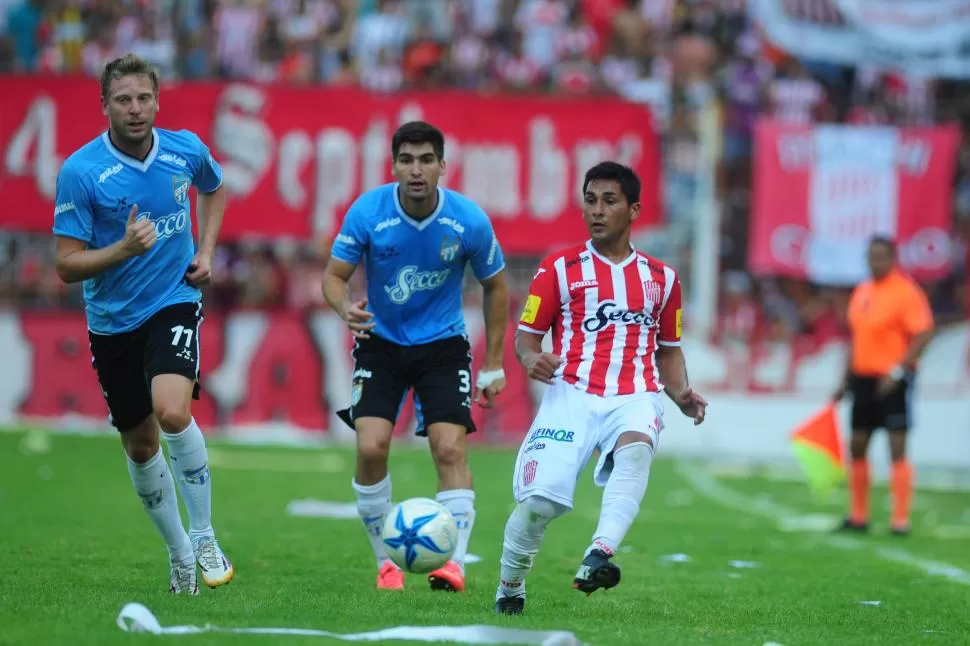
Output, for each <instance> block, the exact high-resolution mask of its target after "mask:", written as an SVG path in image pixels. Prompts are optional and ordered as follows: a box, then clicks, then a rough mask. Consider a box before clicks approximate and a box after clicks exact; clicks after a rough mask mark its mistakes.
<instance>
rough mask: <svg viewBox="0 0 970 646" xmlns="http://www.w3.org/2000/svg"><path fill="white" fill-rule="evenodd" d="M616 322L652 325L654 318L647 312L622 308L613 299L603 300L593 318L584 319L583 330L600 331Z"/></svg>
mask: <svg viewBox="0 0 970 646" xmlns="http://www.w3.org/2000/svg"><path fill="white" fill-rule="evenodd" d="M615 323H619V324H621V325H646V326H647V327H651V326H653V324H654V320H653V317H652V316H650V315H649V314H647V313H646V312H631V311H630V310H622V309H619V307H617V305H616V303H614V302H613V301H603V302H602V303H600V305H599V307H598V308H596V314H594V315H593V317H592V318H588V319H586V320H585V321H583V330H585V331H586V332H590V333H593V332H599V331H600V330H602V329H603V328H605V327H606V326H608V325H613V324H615Z"/></svg>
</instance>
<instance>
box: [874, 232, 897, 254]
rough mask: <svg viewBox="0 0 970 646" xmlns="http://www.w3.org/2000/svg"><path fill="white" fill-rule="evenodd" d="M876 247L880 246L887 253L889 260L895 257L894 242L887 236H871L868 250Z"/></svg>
mask: <svg viewBox="0 0 970 646" xmlns="http://www.w3.org/2000/svg"><path fill="white" fill-rule="evenodd" d="M876 245H882V246H884V247H885V248H886V251H888V252H889V256H890V257H891V258H895V257H896V242H895V241H894V240H893V239H892V238H889V237H887V236H873V237H872V239H871V240H870V241H869V248H870V249H871V248H872V247H875V246H876Z"/></svg>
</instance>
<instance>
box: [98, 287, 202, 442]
mask: <svg viewBox="0 0 970 646" xmlns="http://www.w3.org/2000/svg"><path fill="white" fill-rule="evenodd" d="M201 323H202V303H178V304H176V305H170V306H169V307H166V308H164V309H162V310H159V311H158V312H156V313H155V314H154V315H153V316H152V317H151V318H150V319H148V320H147V321H145V322H144V323H142V325H141V327H139V328H138V329H135V330H132V331H131V332H123V333H121V334H94V333H93V332H88V338H89V339H90V340H91V356H92V357H93V359H92V361H91V363H92V365H93V366H94V369H95V370H96V371H97V373H98V381H99V382H101V392H102V393H104V398H105V400H106V401H107V402H108V411H109V412H110V413H111V424H112V425H113V426H114V427H115V428H117V429H118V430H119V431H122V432H124V431H130V430H131V429H133V428H135V427H136V426H138V425H139V424H141V423H142V421H144V420H145V418H146V417H148V416H149V415H151V413H152V410H154V406H153V405H152V393H151V383H152V379H153V378H154V377H156V376H157V375H182V376H183V377H187V378H188V379H191V380H192V381H194V382H195V389H194V390H193V392H192V397H193V398H194V399H198V398H199V325H200V324H201Z"/></svg>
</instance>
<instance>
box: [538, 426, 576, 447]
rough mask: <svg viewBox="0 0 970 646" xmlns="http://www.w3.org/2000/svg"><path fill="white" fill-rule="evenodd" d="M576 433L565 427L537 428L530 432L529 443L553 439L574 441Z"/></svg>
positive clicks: (554, 440) (556, 440)
mask: <svg viewBox="0 0 970 646" xmlns="http://www.w3.org/2000/svg"><path fill="white" fill-rule="evenodd" d="M575 436H576V434H575V433H574V432H573V431H567V430H566V429H564V428H537V429H536V430H534V431H532V432H531V433H530V434H529V439H528V441H527V444H531V443H533V442H535V441H536V440H552V441H553V442H572V441H573V438H574V437H575Z"/></svg>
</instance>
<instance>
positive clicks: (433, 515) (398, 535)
mask: <svg viewBox="0 0 970 646" xmlns="http://www.w3.org/2000/svg"><path fill="white" fill-rule="evenodd" d="M382 538H383V539H384V548H385V550H386V551H387V555H388V557H390V559H391V561H393V562H394V564H395V565H397V566H398V567H399V568H401V569H402V570H405V571H407V572H414V573H417V574H422V573H425V572H431V571H432V570H436V569H438V568H440V567H441V566H442V565H444V564H445V563H447V562H448V560H449V559H450V558H451V557H452V555H453V554H454V553H455V547H456V546H457V545H458V524H457V523H456V522H455V517H454V516H452V515H451V512H449V511H448V510H447V509H446V508H445V507H444V506H443V505H442V504H441V503H439V502H437V501H435V500H432V499H430V498H409V499H408V500H405V501H403V502H400V503H398V504H397V505H395V506H394V509H392V510H391V513H390V514H389V515H388V517H387V520H385V521H384V529H383V532H382Z"/></svg>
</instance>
